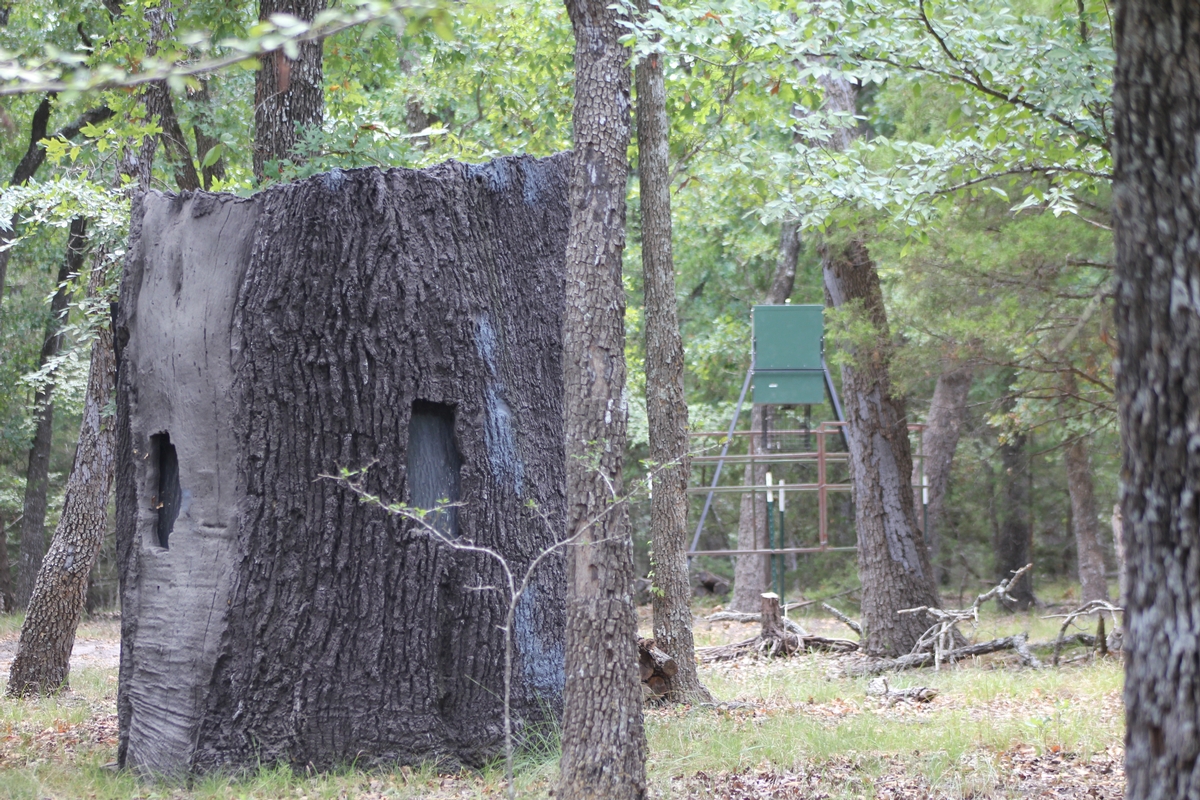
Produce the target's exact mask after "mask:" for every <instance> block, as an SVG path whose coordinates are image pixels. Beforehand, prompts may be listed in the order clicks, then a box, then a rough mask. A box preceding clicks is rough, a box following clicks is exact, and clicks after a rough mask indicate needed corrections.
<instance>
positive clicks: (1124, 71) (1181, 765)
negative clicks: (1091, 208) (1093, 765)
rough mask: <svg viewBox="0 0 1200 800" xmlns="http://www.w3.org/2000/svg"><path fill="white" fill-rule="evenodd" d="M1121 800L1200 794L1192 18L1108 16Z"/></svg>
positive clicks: (1195, 28) (1195, 33)
mask: <svg viewBox="0 0 1200 800" xmlns="http://www.w3.org/2000/svg"><path fill="white" fill-rule="evenodd" d="M1115 14H1116V18H1115V23H1114V34H1115V46H1116V52H1117V65H1116V72H1115V78H1114V102H1113V108H1114V114H1113V119H1114V147H1113V157H1114V167H1115V183H1114V192H1113V203H1114V214H1113V220H1114V224H1115V234H1116V249H1117V269H1116V278H1117V282H1116V321H1117V333H1118V345H1119V351H1118V355H1119V369H1118V373H1117V397H1118V400H1119V403H1120V418H1121V424H1122V442H1123V451H1124V452H1123V467H1122V481H1121V504H1122V508H1123V512H1124V514H1123V516H1124V525H1125V546H1126V558H1127V561H1128V570H1129V605H1128V608H1127V610H1126V613H1125V619H1126V623H1127V630H1126V634H1125V640H1124V647H1125V651H1126V662H1125V664H1126V667H1125V670H1126V672H1125V675H1126V678H1125V719H1126V733H1125V744H1126V749H1125V774H1126V781H1127V788H1126V797H1129V798H1176V797H1178V798H1182V797H1195V796H1197V795H1200V732H1198V730H1197V725H1196V720H1197V719H1198V718H1200V658H1198V656H1197V646H1196V641H1197V636H1198V635H1200V614H1198V613H1197V608H1200V447H1198V446H1197V442H1198V439H1197V436H1198V435H1200V240H1198V239H1197V236H1196V231H1197V230H1198V229H1200V154H1198V153H1197V149H1196V141H1197V138H1198V137H1200V5H1197V4H1196V3H1194V2H1189V1H1188V0H1167V1H1166V2H1163V0H1124V2H1121V3H1119V4H1117V5H1116V6H1115Z"/></svg>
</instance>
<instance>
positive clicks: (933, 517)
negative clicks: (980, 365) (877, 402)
mask: <svg viewBox="0 0 1200 800" xmlns="http://www.w3.org/2000/svg"><path fill="white" fill-rule="evenodd" d="M973 377H974V368H973V365H971V364H970V363H966V364H955V365H953V366H951V367H949V368H948V369H946V370H944V371H943V372H942V374H940V375H938V379H937V385H936V386H935V387H934V389H933V400H932V401H931V402H930V403H929V415H928V416H927V417H926V418H925V434H924V436H923V438H922V446H923V448H924V452H925V486H926V488H925V494H926V495H927V497H928V502H927V503H925V506H926V507H925V510H924V514H923V515H922V513H921V505H922V503H923V501H925V499H926V498H924V497H922V496H921V495H922V492H921V489H920V488H917V489H915V490H914V492H915V494H914V495H913V498H914V501H915V502H916V509H917V519H918V520H919V521H921V522H923V523H924V534H925V544H926V545H927V546H928V547H929V560H930V562H931V563H932V564H933V572H934V581H935V583H936V584H938V585H941V583H942V577H943V572H944V570H943V569H942V567H941V566H940V565H939V563H938V562H939V559H938V556H939V555H940V553H939V551H940V549H941V538H940V537H939V536H938V534H937V524H938V520H939V519H940V518H941V514H942V505H943V504H944V503H945V500H946V489H947V488H949V486H950V471H951V467H952V466H953V465H954V452H955V451H956V450H957V449H958V439H959V436H960V435H961V434H962V425H963V421H964V420H965V419H966V417H967V395H968V394H970V392H971V381H972V379H973ZM919 473H920V471H919V470H918V469H917V465H916V464H913V480H912V483H913V486H919V485H920V477H921V476H920V474H919Z"/></svg>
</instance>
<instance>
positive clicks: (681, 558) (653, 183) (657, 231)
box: [637, 0, 712, 700]
mask: <svg viewBox="0 0 1200 800" xmlns="http://www.w3.org/2000/svg"><path fill="white" fill-rule="evenodd" d="M638 8H639V11H641V13H643V14H645V13H647V12H648V11H649V10H650V2H649V0H640V2H639V7H638ZM637 92H638V105H637V137H638V182H639V185H640V187H641V211H642V274H643V283H644V286H645V297H646V308H645V314H646V416H647V419H648V422H649V427H650V459H651V460H652V461H653V462H654V465H655V466H654V469H655V473H654V493H653V496H652V497H651V500H650V550H651V557H652V559H653V560H652V563H653V569H654V588H655V591H654V592H653V594H652V600H651V605H652V606H653V611H654V641H655V643H656V644H657V645H658V647H659V649H660V650H663V651H665V652H666V653H667V654H669V655H670V656H671V657H672V658H674V659H675V663H676V664H677V665H678V671H677V672H676V673H675V674H674V675H672V676H670V677H668V679H667V691H666V694H667V696H668V697H669V698H671V699H674V700H693V699H694V700H711V699H712V698H711V697H710V696H709V694H708V690H707V689H705V688H704V686H703V685H702V684H701V683H700V677H699V676H698V675H697V674H696V654H695V645H694V643H693V641H692V605H691V601H692V585H691V581H690V580H689V579H688V561H687V530H686V528H687V510H688V498H687V484H688V476H689V474H690V472H691V465H690V461H689V459H688V408H687V396H686V395H685V393H684V387H683V372H684V362H683V339H682V338H681V337H680V335H679V313H678V310H677V309H676V306H675V259H674V257H673V255H672V250H671V168H670V163H669V148H668V139H667V134H668V131H669V130H670V128H669V124H668V121H667V90H666V86H665V84H664V80H663V68H662V61H661V57H660V56H658V55H654V56H651V57H649V58H646V59H643V60H642V61H640V62H638V65H637Z"/></svg>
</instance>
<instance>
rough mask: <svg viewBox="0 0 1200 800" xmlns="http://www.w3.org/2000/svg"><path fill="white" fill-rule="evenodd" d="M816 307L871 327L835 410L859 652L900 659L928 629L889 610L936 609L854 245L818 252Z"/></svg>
mask: <svg viewBox="0 0 1200 800" xmlns="http://www.w3.org/2000/svg"><path fill="white" fill-rule="evenodd" d="M821 256H822V271H823V272H824V276H825V297H826V303H827V304H828V305H829V306H831V307H833V308H847V307H849V308H850V309H856V310H857V313H859V314H862V316H863V321H865V322H868V323H869V324H870V325H871V326H872V327H873V328H874V331H875V333H874V336H873V341H872V342H871V343H869V344H860V345H859V346H858V347H856V348H854V350H853V352H851V353H850V354H849V355H850V357H851V360H850V361H849V363H847V364H846V365H845V366H843V367H842V404H843V406H844V408H845V413H846V440H847V443H848V444H849V449H850V482H851V485H852V486H853V492H854V495H853V496H854V503H855V515H854V522H855V529H856V531H857V533H858V574H859V578H860V580H861V582H862V626H863V643H864V649H865V650H866V651H867V652H868V653H870V654H872V655H878V656H889V657H895V656H899V655H904V654H906V653H909V652H910V651H911V650H912V648H913V645H915V644H916V643H917V640H918V639H919V638H920V636H921V634H922V633H924V632H925V630H926V629H927V628H928V627H929V621H928V620H927V619H926V618H925V617H924V615H922V614H904V615H900V614H897V613H896V612H897V611H899V610H901V609H904V608H911V607H914V606H930V607H939V606H940V605H941V603H940V601H939V599H938V594H937V589H936V587H935V586H934V582H933V568H932V567H931V566H930V563H929V550H928V549H927V548H926V546H925V541H924V539H923V538H922V536H921V530H920V528H918V527H917V518H916V511H915V509H914V507H913V492H912V486H911V484H910V481H911V479H912V449H911V445H910V444H909V440H908V420H907V419H906V418H905V415H904V409H903V407H902V405H901V403H900V401H899V400H898V399H897V398H896V397H894V396H893V395H892V385H891V379H890V378H889V375H888V364H889V361H890V355H891V353H890V351H891V346H892V345H891V334H890V332H889V330H888V323H887V312H886V310H885V309H884V305H883V291H882V289H881V288H880V285H879V272H878V271H877V270H876V268H875V264H874V263H873V262H872V261H871V258H870V255H869V254H868V253H867V248H866V246H865V245H864V244H863V243H862V242H861V241H860V240H857V239H852V240H851V241H850V242H849V243H848V244H846V245H844V246H842V247H838V248H836V249H833V248H831V247H830V246H829V245H823V246H822V248H821Z"/></svg>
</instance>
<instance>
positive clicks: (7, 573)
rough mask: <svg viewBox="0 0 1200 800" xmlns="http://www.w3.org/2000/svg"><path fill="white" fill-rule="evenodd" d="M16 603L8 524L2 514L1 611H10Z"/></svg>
mask: <svg viewBox="0 0 1200 800" xmlns="http://www.w3.org/2000/svg"><path fill="white" fill-rule="evenodd" d="M15 605H16V601H15V600H14V598H13V581H12V567H11V566H10V565H9V563H8V525H7V523H5V521H4V517H3V516H0V611H2V612H4V613H8V612H10V611H12V610H13V606H15Z"/></svg>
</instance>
